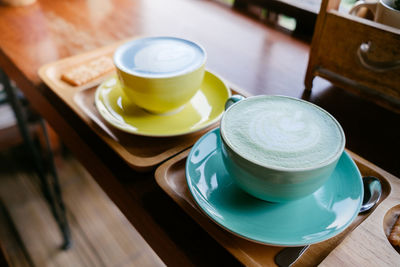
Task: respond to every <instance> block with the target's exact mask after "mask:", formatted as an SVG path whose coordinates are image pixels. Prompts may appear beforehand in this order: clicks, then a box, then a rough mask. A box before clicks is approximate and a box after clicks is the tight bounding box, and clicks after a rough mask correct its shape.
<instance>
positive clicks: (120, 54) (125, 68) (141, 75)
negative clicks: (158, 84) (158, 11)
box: [113, 36, 207, 79]
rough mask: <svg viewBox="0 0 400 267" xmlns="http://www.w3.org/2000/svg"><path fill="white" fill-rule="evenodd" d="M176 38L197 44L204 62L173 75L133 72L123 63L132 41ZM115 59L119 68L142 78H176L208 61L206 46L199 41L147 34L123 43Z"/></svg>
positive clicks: (116, 52)
mask: <svg viewBox="0 0 400 267" xmlns="http://www.w3.org/2000/svg"><path fill="white" fill-rule="evenodd" d="M161 38H162V39H175V40H181V41H184V42H187V43H191V44H194V45H195V46H197V47H198V48H199V49H200V50H201V51H202V53H203V54H204V57H203V60H202V62H201V63H200V64H199V65H198V66H197V67H195V68H194V67H190V68H188V69H186V70H183V71H180V72H177V73H174V74H173V75H169V74H165V75H157V76H152V75H146V74H141V73H138V72H133V71H131V70H129V69H128V68H127V67H125V66H124V65H122V64H121V61H122V60H121V58H122V54H123V53H124V52H125V51H126V50H127V49H128V48H129V47H130V46H131V45H132V43H134V42H137V41H140V40H145V39H161ZM113 61H114V65H115V67H116V68H117V70H119V71H122V72H125V73H127V74H129V75H132V76H135V77H141V78H150V79H165V78H175V77H179V76H182V75H185V74H188V73H192V72H194V71H196V70H198V69H200V68H202V67H203V66H204V65H205V63H206V61H207V52H206V50H205V49H204V47H203V46H202V45H200V44H199V43H197V42H194V41H191V40H188V39H184V38H180V37H175V36H147V37H141V38H136V39H134V40H131V41H128V42H126V43H124V44H122V45H120V46H119V47H118V48H117V49H116V50H115V52H114V55H113Z"/></svg>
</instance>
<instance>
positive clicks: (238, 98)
mask: <svg viewBox="0 0 400 267" xmlns="http://www.w3.org/2000/svg"><path fill="white" fill-rule="evenodd" d="M245 98H246V97H244V96H242V95H233V96H231V97H229V98H228V100H226V102H225V110H227V109H228V108H229V107H230V106H232V105H233V104H235V103H237V102H239V101H241V100H243V99H245Z"/></svg>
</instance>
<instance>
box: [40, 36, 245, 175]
mask: <svg viewBox="0 0 400 267" xmlns="http://www.w3.org/2000/svg"><path fill="white" fill-rule="evenodd" d="M127 41H129V40H124V41H121V42H118V43H115V44H112V45H110V46H106V47H103V48H99V49H96V50H93V51H90V52H87V53H84V54H80V55H77V56H73V57H69V58H65V59H62V60H59V61H56V62H53V63H50V64H47V65H45V66H43V67H41V68H40V70H39V75H40V77H41V79H42V80H43V81H44V83H45V84H46V85H47V86H48V87H49V88H50V90H52V91H53V92H54V93H55V94H56V95H57V96H58V97H59V98H60V99H61V100H62V101H64V103H66V104H67V105H68V106H69V107H70V108H71V109H72V110H74V112H76V113H77V114H78V115H79V117H80V118H81V119H82V120H83V121H84V122H85V123H86V124H88V125H89V126H90V127H91V128H92V129H93V131H94V132H95V133H96V134H97V135H99V136H100V137H101V139H103V140H104V141H105V142H106V143H107V144H108V145H109V146H110V147H111V148H112V149H113V150H115V151H116V152H117V153H118V155H120V156H121V157H122V159H124V160H125V161H126V162H127V163H128V164H129V165H130V166H131V167H132V168H133V169H135V170H137V171H149V170H151V169H154V168H155V166H157V165H158V164H160V163H161V162H163V161H165V160H166V159H168V158H170V157H172V156H174V155H176V154H178V153H179V152H181V151H183V150H185V149H186V148H188V147H190V146H192V145H193V144H194V142H195V141H196V140H197V139H198V138H199V137H200V136H201V135H203V134H204V133H205V132H207V131H208V130H209V129H211V128H213V127H216V124H215V125H212V126H210V127H209V128H207V129H204V130H201V131H199V132H196V133H192V134H188V135H184V136H178V137H168V138H152V137H143V136H138V135H134V134H129V133H125V132H123V131H121V130H118V129H116V128H115V127H113V126H112V125H110V124H108V123H107V122H106V121H105V120H104V119H103V118H102V116H101V115H100V113H99V112H98V111H97V109H96V107H95V105H94V93H95V91H96V88H97V86H98V85H99V84H100V83H101V82H102V81H104V80H105V79H106V78H107V77H109V76H110V75H112V74H113V73H112V74H110V73H108V74H106V75H103V76H102V77H99V78H98V79H96V80H93V81H91V82H89V83H87V84H85V85H82V86H72V85H70V84H68V83H66V82H64V81H63V80H61V75H62V74H63V73H64V72H65V71H66V70H68V69H70V68H72V67H76V66H80V65H82V64H84V63H86V62H89V61H91V60H93V59H96V58H99V57H102V56H107V57H112V55H113V53H114V51H115V49H116V48H117V47H118V46H120V45H121V44H122V43H125V42H127ZM227 84H228V85H229V83H227ZM231 91H232V93H240V94H243V95H247V93H246V92H244V91H243V90H240V89H232V86H231Z"/></svg>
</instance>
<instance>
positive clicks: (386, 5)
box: [379, 0, 400, 13]
mask: <svg viewBox="0 0 400 267" xmlns="http://www.w3.org/2000/svg"><path fill="white" fill-rule="evenodd" d="M379 2H380V3H381V4H382V5H383V6H384V7H385V8H387V9H389V10H391V11H393V12H399V13H400V10H398V9H396V8H394V7H392V6H390V5H389V4H387V3H386V1H385V0H380V1H379Z"/></svg>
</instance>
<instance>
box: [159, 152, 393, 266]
mask: <svg viewBox="0 0 400 267" xmlns="http://www.w3.org/2000/svg"><path fill="white" fill-rule="evenodd" d="M189 151H190V150H189V149H188V150H186V151H184V152H182V153H180V154H179V155H177V156H175V157H173V158H172V159H170V160H168V161H167V162H165V163H163V164H162V165H161V166H160V167H158V168H157V170H156V173H155V178H156V181H157V183H158V184H159V186H160V187H161V188H162V189H163V190H164V191H165V192H166V193H167V194H168V195H169V196H170V197H171V198H172V199H173V200H174V201H175V202H176V203H177V204H178V205H179V206H180V207H181V208H182V209H183V210H184V211H185V212H186V213H188V214H189V215H190V216H191V217H192V218H193V219H194V220H195V221H196V222H197V223H198V224H200V225H201V226H202V227H203V228H204V229H205V230H206V231H207V232H208V233H209V234H210V235H211V236H212V237H213V238H214V239H215V240H217V241H218V242H219V243H220V244H221V245H222V246H223V247H225V248H226V249H227V250H228V251H229V252H230V253H231V254H232V255H233V256H234V257H236V258H237V259H238V260H239V261H240V262H241V263H243V264H244V265H246V266H276V265H275V262H274V257H275V255H276V254H277V253H278V252H279V251H280V250H281V249H282V247H274V246H266V245H262V244H258V243H254V242H251V241H248V240H246V239H243V238H240V237H238V236H236V235H234V234H232V233H230V232H228V231H226V230H224V229H222V228H221V227H219V226H218V225H217V224H215V223H213V222H212V221H211V220H210V219H209V218H208V217H207V216H206V215H205V214H204V213H203V212H202V211H201V210H200V208H199V207H198V206H197V205H196V203H195V201H194V199H193V197H192V195H191V194H190V191H189V189H188V187H187V183H186V177H185V163H186V159H187V156H188V154H189ZM348 152H349V153H350V155H351V156H352V158H353V159H354V160H355V162H356V164H357V166H358V168H359V169H360V171H361V173H362V175H363V176H368V175H373V176H375V177H378V178H379V179H380V181H381V182H382V188H383V195H382V197H381V200H380V202H379V204H378V205H377V206H376V207H375V208H374V209H373V210H372V211H370V212H369V213H366V214H361V215H358V216H357V217H356V219H355V220H354V221H353V222H352V224H351V225H350V226H349V227H348V228H347V229H346V230H345V231H344V232H342V233H341V234H339V235H337V236H335V237H333V238H331V239H329V240H326V241H324V242H321V243H318V244H314V245H311V246H310V248H309V249H308V250H307V251H306V252H305V253H304V254H303V255H302V257H301V258H300V259H299V260H298V261H297V262H296V264H295V265H294V266H316V265H318V264H324V263H325V262H329V264H328V265H330V266H338V264H339V263H340V264H343V262H341V260H342V254H343V253H344V252H346V251H349V248H351V249H352V254H351V255H350V256H348V257H347V258H348V259H347V262H346V263H350V262H351V261H353V263H354V264H355V265H354V266H366V265H362V264H361V265H360V264H359V262H361V261H360V258H361V257H363V258H364V259H367V263H368V262H374V261H375V263H376V264H375V263H374V264H375V265H374V266H395V263H396V262H397V263H399V262H400V255H399V254H398V253H397V252H396V251H395V250H394V249H393V247H392V246H391V245H390V243H389V241H388V240H387V237H386V235H385V233H384V227H383V220H384V218H383V217H386V218H385V220H386V221H387V224H388V225H389V224H390V223H392V222H393V220H395V217H396V216H398V213H400V205H398V206H396V204H400V195H399V192H400V180H399V179H398V178H396V177H394V176H393V175H391V174H389V173H387V172H385V171H383V170H382V169H380V168H378V167H376V166H375V165H373V164H371V163H369V162H368V161H366V160H364V159H362V158H361V157H359V156H357V155H355V154H354V153H351V152H350V151H348ZM387 214H388V216H385V215H387ZM389 217H390V218H389ZM359 229H360V230H359ZM365 235H367V236H368V239H370V240H373V241H370V240H363V239H365ZM346 237H347V238H346ZM345 238H346V239H345ZM349 238H351V240H350V241H348V239H349ZM344 239H345V241H346V242H343V247H342V244H341V243H342V241H343V240H344ZM367 241H368V242H367ZM353 243H356V245H355V244H353ZM332 251H333V252H334V253H333V252H332ZM366 252H368V253H369V256H368V257H372V258H373V261H370V259H369V258H368V257H365V255H363V253H366ZM360 253H361V255H362V256H360V255H359V254H360ZM328 255H329V256H328ZM381 255H385V257H381Z"/></svg>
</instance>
